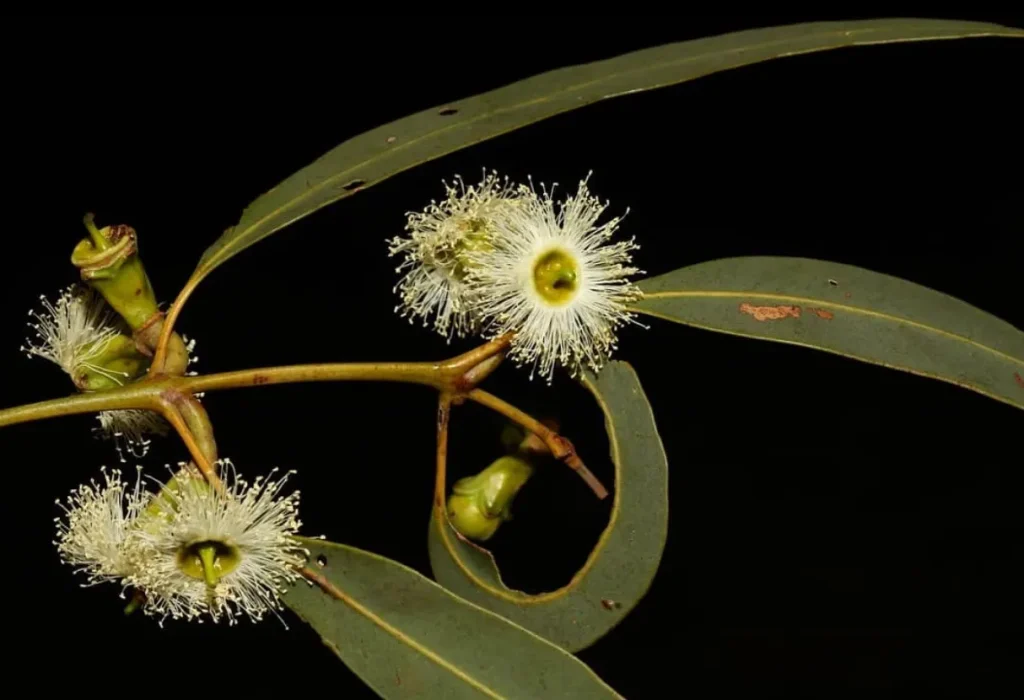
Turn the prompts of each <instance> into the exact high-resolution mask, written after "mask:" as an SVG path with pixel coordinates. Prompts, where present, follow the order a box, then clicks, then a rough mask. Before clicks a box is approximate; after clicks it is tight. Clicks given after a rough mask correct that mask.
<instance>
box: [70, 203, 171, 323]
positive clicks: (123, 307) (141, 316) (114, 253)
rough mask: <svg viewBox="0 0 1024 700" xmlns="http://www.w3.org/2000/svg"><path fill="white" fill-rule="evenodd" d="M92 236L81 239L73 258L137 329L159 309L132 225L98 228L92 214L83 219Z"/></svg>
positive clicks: (83, 272) (109, 301)
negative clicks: (139, 252) (139, 253)
mask: <svg viewBox="0 0 1024 700" xmlns="http://www.w3.org/2000/svg"><path fill="white" fill-rule="evenodd" d="M84 223H85V228H86V229H87V230H88V231H89V237H88V238H84V239H82V240H81V241H79V243H78V245H77V246H75V249H74V251H73V252H72V253H71V262H72V263H74V265H75V267H77V268H78V269H79V270H80V271H81V275H82V279H83V280H87V281H88V282H89V284H91V285H92V286H93V287H94V288H95V289H96V290H97V291H99V293H100V294H102V295H103V298H104V299H106V300H107V303H108V304H110V305H111V306H112V307H113V308H114V309H115V310H116V311H117V312H118V313H119V314H120V315H121V317H122V318H124V320H125V321H126V322H127V323H128V325H129V326H131V328H132V330H138V329H139V328H141V327H142V326H143V325H145V323H146V321H148V320H149V319H151V318H152V317H153V315H154V314H156V313H157V303H156V295H155V294H154V292H153V286H152V285H151V284H150V282H149V277H147V276H146V270H145V268H143V266H142V260H141V259H140V258H139V255H138V241H137V237H136V235H135V229H133V228H132V227H131V226H125V225H118V226H105V227H103V228H97V227H96V225H95V224H94V223H93V216H92V214H87V215H86V216H85V219H84Z"/></svg>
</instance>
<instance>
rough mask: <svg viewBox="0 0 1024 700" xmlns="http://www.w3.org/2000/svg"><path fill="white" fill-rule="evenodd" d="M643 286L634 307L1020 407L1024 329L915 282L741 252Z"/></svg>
mask: <svg viewBox="0 0 1024 700" xmlns="http://www.w3.org/2000/svg"><path fill="white" fill-rule="evenodd" d="M639 286H640V288H641V289H642V290H643V291H644V293H645V298H644V299H643V300H641V301H639V302H637V303H636V304H635V310H636V311H639V312H640V313H644V314H648V315H650V316H657V317H659V318H663V319H666V320H669V321H676V322H677V323H685V324H687V325H690V326H696V327H698V328H705V329H707V330H713V331H721V332H723V333H732V334H734V335H742V336H747V337H750V338H761V339H763V340H774V341H777V342H781V343H790V344H793V345H802V346H805V347H810V348H815V349H818V350H825V351H828V352H832V353H836V354H838V355H843V356H845V357H850V358H853V359H857V360H862V361H864V362H870V363H873V364H878V365H884V366H886V367H891V368H893V369H899V370H903V371H906V372H911V373H913V374H919V375H922V376H925V377H931V378H934V379H940V380H942V381H946V382H950V383H952V384H956V385H958V386H961V387H964V388H966V389H971V390H973V391H976V392H978V393H980V394H984V395H985V396H988V397H991V398H993V399H996V400H998V401H1003V402H1005V403H1008V404H1010V405H1012V406H1016V407H1018V408H1024V332H1021V331H1020V330H1018V329H1017V328H1014V327H1013V326H1012V325H1010V324H1009V323H1007V322H1005V321H1002V320H1000V319H998V318H996V317H995V316H992V315H991V314H988V313H986V312H984V311H982V310H980V309H978V308H976V307H974V306H971V305H970V304H967V303H966V302H963V301H961V300H959V299H955V298H953V297H951V296H948V295H946V294H942V293H940V292H936V291H934V290H932V289H928V288H927V287H922V286H921V285H918V284H914V283H913V282H908V281H906V280H902V279H898V278H896V277H890V276H888V275H883V274H880V273H877V272H871V271H869V270H863V269H861V268H857V267H852V266H850V265H842V264H840V263H833V262H824V261H821V260H810V259H806V258H781V257H747V258H727V259H724V260H713V261H711V262H705V263H700V264H698V265H693V266H691V267H684V268H682V269H679V270H675V271H674V272H670V273H668V274H665V275H661V276H659V277H653V278H651V279H647V280H643V281H641V282H640V283H639Z"/></svg>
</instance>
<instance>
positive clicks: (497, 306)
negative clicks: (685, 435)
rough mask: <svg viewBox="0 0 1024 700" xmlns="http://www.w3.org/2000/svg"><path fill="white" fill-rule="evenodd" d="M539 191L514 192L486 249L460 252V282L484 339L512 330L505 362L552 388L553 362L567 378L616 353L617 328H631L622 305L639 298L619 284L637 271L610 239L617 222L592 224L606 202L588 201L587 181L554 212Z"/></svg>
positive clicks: (622, 246) (629, 246) (627, 246)
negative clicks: (463, 267) (482, 324)
mask: <svg viewBox="0 0 1024 700" xmlns="http://www.w3.org/2000/svg"><path fill="white" fill-rule="evenodd" d="M589 177H590V176H589V175H588V176H587V179H589ZM542 190H543V194H542V195H538V193H537V192H536V190H535V189H534V188H533V186H532V182H531V186H530V187H525V186H524V187H521V188H520V193H519V198H518V200H517V206H514V207H506V208H505V209H503V210H502V212H501V215H500V216H498V217H497V218H495V220H494V223H495V233H494V236H493V237H492V239H491V240H492V243H493V249H490V250H473V251H470V252H469V253H468V254H467V255H468V257H469V260H470V263H471V264H470V265H468V266H467V274H466V283H467V286H468V287H469V290H470V293H471V294H472V295H476V296H477V298H476V303H477V304H478V310H479V313H480V315H481V317H482V318H483V319H484V320H485V321H486V328H485V334H486V335H487V336H488V337H497V336H500V335H504V334H506V333H514V334H515V335H514V337H513V340H512V344H511V349H510V352H509V356H510V357H511V358H512V359H513V360H514V361H516V363H517V364H520V365H521V364H524V363H530V364H532V366H533V367H532V369H531V375H530V376H531V377H532V376H533V373H534V372H535V371H536V370H537V369H539V371H540V374H541V376H546V377H547V379H548V382H549V383H550V381H551V377H552V374H553V372H554V365H555V363H556V362H557V363H560V364H562V365H563V366H565V367H566V368H567V369H569V371H570V372H571V373H572V374H573V375H574V376H575V375H577V374H578V373H579V372H580V370H582V369H583V368H584V367H590V368H591V369H593V370H595V371H596V370H598V369H600V367H601V366H602V365H603V364H604V363H605V362H606V361H607V359H608V357H609V356H610V354H611V352H612V351H613V350H614V349H615V347H616V335H615V331H616V330H617V329H618V328H619V327H620V326H621V325H623V324H624V323H626V322H633V323H636V321H635V320H634V315H633V314H632V313H629V312H628V311H627V310H626V304H628V303H629V302H630V301H634V300H636V299H638V298H640V296H641V293H640V291H639V289H638V288H637V287H635V286H634V285H633V284H632V283H631V282H630V281H629V280H628V279H627V277H628V276H629V275H632V274H635V273H638V272H640V270H637V269H636V268H634V267H630V266H628V265H627V263H629V262H630V261H631V260H632V258H631V255H630V251H632V250H634V249H636V248H638V247H639V246H637V245H636V244H635V243H634V242H633V240H629V241H620V242H618V243H609V242H608V241H609V239H610V238H611V237H612V235H613V234H614V233H615V231H616V229H617V227H618V224H619V221H620V217H615V218H613V219H610V220H608V221H607V222H605V223H603V224H601V225H600V226H597V225H595V224H596V222H597V219H598V218H599V217H600V216H601V214H602V213H603V212H604V210H605V208H606V207H607V204H602V203H601V202H600V200H598V199H597V198H596V197H593V196H592V195H591V194H590V192H589V190H588V189H587V180H583V181H582V182H580V184H579V188H578V190H577V192H576V194H575V195H573V196H570V197H568V198H567V199H566V201H565V202H564V203H563V204H561V205H560V206H559V207H558V210H557V211H556V208H555V203H554V201H553V200H552V196H551V193H550V192H548V191H547V189H546V188H544V187H543V185H542ZM627 211H628V210H627ZM638 325H639V324H638Z"/></svg>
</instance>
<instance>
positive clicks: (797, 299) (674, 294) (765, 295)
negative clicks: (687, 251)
mask: <svg viewBox="0 0 1024 700" xmlns="http://www.w3.org/2000/svg"><path fill="white" fill-rule="evenodd" d="M681 297H698V298H700V297H703V298H734V299H740V298H758V299H769V300H773V301H787V302H794V303H801V304H814V305H817V306H824V307H828V308H832V309H837V310H841V311H846V312H849V313H853V314H860V315H862V316H870V317H873V318H881V319H884V320H886V321H891V322H893V323H901V324H905V325H908V326H912V327H914V328H918V329H921V330H924V331H927V332H930V333H935V334H936V335H939V336H943V337H946V338H951V339H953V340H957V341H960V342H963V343H967V344H969V345H973V346H974V347H976V348H979V349H981V350H985V351H986V352H990V353H992V354H993V355H996V356H998V357H1002V358H1004V359H1006V360H1009V361H1010V362H1014V363H1016V364H1019V365H1021V366H1024V360H1022V359H1020V358H1018V357H1014V356H1013V355H1009V354H1007V353H1004V352H1002V351H1001V350H996V349H995V348H993V347H990V346H988V345H985V344H984V343H980V342H978V341H977V340H974V339H972V338H968V337H967V336H964V335H960V334H959V333H953V332H951V331H946V330H943V329H941V328H936V327H934V326H930V325H928V324H926V323H921V322H920V321H914V320H911V319H908V318H903V317H901V316H894V315H892V314H887V313H885V312H882V311H875V310H873V309H866V308H864V307H861V306H851V305H849V304H843V303H840V302H835V301H830V300H826V299H816V298H814V297H803V296H795V295H789V294H777V293H772V292H757V291H748V292H732V291H701V290H678V291H668V292H649V293H645V294H644V298H643V299H642V300H641V301H645V300H648V299H672V298H681ZM629 310H630V311H634V312H636V313H647V312H646V311H645V310H644V309H643V308H640V307H637V306H633V307H630V309H629Z"/></svg>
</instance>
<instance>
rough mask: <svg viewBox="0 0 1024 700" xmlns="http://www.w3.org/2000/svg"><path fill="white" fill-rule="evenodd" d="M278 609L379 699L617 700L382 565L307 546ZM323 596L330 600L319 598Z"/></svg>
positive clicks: (439, 592)
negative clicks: (305, 571)
mask: <svg viewBox="0 0 1024 700" xmlns="http://www.w3.org/2000/svg"><path fill="white" fill-rule="evenodd" d="M303 544H304V546H305V547H306V548H307V549H309V551H310V569H311V571H313V573H314V574H316V575H319V576H321V577H322V578H323V581H324V584H326V585H320V586H314V585H312V584H307V583H306V582H303V581H300V582H298V583H296V584H295V585H294V586H292V588H290V589H289V590H288V592H287V593H286V594H285V596H284V602H285V603H286V604H287V605H288V607H290V608H291V609H292V610H294V611H295V612H296V613H297V614H298V615H299V616H300V617H301V618H302V619H303V620H305V621H306V622H308V623H309V624H310V625H311V626H312V627H313V629H315V630H316V631H317V632H318V633H319V634H320V636H321V637H322V638H323V641H324V644H326V645H327V646H329V647H330V648H331V649H332V650H333V651H334V653H336V654H337V655H338V656H339V657H340V658H341V660H342V661H344V662H345V664H346V665H347V666H348V667H349V668H350V669H352V671H353V672H355V673H356V674H357V675H358V676H359V677H360V678H362V679H363V681H365V682H366V684H367V685H369V686H370V687H371V688H373V689H374V690H375V691H376V692H377V693H378V694H379V695H380V696H381V697H383V698H403V699H404V698H429V699H430V700H434V699H435V698H445V699H446V700H447V699H448V698H451V699H453V700H455V699H457V698H523V699H527V698H529V699H532V698H554V697H557V698H619V697H620V696H619V695H618V694H617V693H616V692H615V691H614V690H612V689H611V688H610V687H608V685H606V684H605V683H604V682H603V681H602V680H601V679H600V678H598V677H597V675H595V674H594V672H593V671H591V670H590V669H589V668H588V667H587V666H586V665H584V664H583V662H581V661H580V660H579V659H577V658H576V657H574V656H572V655H571V654H569V653H568V652H566V651H565V650H564V649H560V648H558V647H557V646H555V645H554V644H551V643H550V642H548V641H545V640H543V639H541V638H540V637H538V636H537V635H535V634H533V633H531V632H528V631H527V630H524V629H523V628H522V627H519V626H517V625H514V624H512V623H511V622H509V621H508V620H504V619H502V618H501V617H499V616H498V615H495V614H494V613H491V612H489V611H487V610H484V609H482V608H480V607H478V606H476V605H473V604H472V603H469V602H466V601H465V600H462V599H461V598H459V597H457V596H455V595H454V594H452V593H451V592H449V591H446V590H445V589H444V588H442V587H441V586H439V585H437V584H436V583H434V582H433V581H431V580H430V579H428V578H426V577H425V576H422V575H420V574H419V573H417V572H416V571H413V570H412V569H410V568H408V567H406V566H403V565H402V564H399V563H398V562H395V561H392V560H390V559H386V558H384V557H381V556H378V555H376V554H372V553H370V552H364V551H362V550H360V549H356V548H354V547H347V546H345V545H341V544H334V543H332V542H322V541H320V540H304V541H303ZM325 589H329V590H325Z"/></svg>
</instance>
